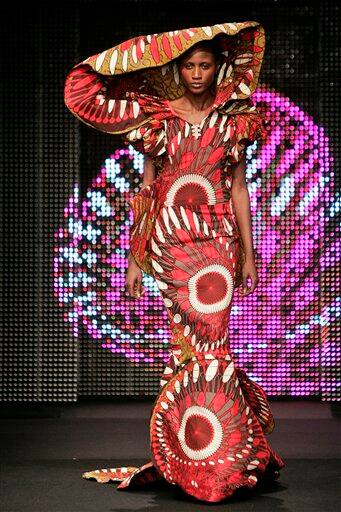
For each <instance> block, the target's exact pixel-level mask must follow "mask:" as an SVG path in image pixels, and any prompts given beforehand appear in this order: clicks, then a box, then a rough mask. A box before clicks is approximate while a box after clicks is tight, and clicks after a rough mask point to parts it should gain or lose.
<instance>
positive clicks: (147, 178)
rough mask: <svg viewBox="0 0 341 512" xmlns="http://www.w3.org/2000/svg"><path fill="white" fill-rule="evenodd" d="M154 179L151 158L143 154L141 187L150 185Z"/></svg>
mask: <svg viewBox="0 0 341 512" xmlns="http://www.w3.org/2000/svg"><path fill="white" fill-rule="evenodd" d="M154 180H155V167H154V163H153V160H152V158H150V156H148V155H144V171H143V181H142V186H141V188H144V187H147V186H148V185H151V184H152V183H153V181H154Z"/></svg>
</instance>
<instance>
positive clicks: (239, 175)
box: [231, 154, 259, 296]
mask: <svg viewBox="0 0 341 512" xmlns="http://www.w3.org/2000/svg"><path fill="white" fill-rule="evenodd" d="M245 169H246V160H245V154H243V156H242V157H241V159H240V161H239V162H238V163H237V164H234V165H233V166H232V187H231V194H232V203H233V208H234V211H235V214H236V219H237V223H238V227H239V230H240V235H241V238H242V244H243V248H244V253H245V262H244V265H243V268H242V279H243V283H242V289H241V291H240V294H241V295H243V296H245V295H249V294H250V293H252V292H253V291H254V290H255V288H256V286H257V284H258V282H259V278H258V273H257V269H256V265H255V257H254V249H253V238H252V221H251V210H250V196H249V191H248V188H247V183H246V177H245ZM248 279H251V286H250V287H248Z"/></svg>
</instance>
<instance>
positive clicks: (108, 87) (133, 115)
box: [65, 21, 265, 134]
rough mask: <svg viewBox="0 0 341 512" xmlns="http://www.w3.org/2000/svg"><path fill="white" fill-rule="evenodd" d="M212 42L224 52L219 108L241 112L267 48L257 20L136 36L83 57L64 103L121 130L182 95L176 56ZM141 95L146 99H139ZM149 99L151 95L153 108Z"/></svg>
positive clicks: (96, 123) (93, 121) (84, 117)
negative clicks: (196, 46)
mask: <svg viewBox="0 0 341 512" xmlns="http://www.w3.org/2000/svg"><path fill="white" fill-rule="evenodd" d="M209 40H214V41H215V43H216V45H217V48H218V51H220V53H221V58H220V62H219V66H218V69H217V73H216V97H215V101H214V106H215V107H221V106H224V105H225V104H226V103H227V102H230V103H229V107H228V111H229V112H231V113H233V112H234V111H238V110H243V108H247V107H248V105H249V102H248V101H247V100H249V98H250V96H251V95H252V93H253V92H254V90H255V89H256V87H257V83H258V78H259V73H260V69H261V65H262V61H263V55H264V48H265V34H264V28H263V27H262V26H261V25H260V23H258V22H257V21H245V22H242V23H218V24H216V25H212V26H204V27H194V28H185V29H180V30H173V31H169V32H163V33H156V34H149V35H141V36H136V37H133V38H131V39H128V40H126V41H123V42H121V43H119V44H117V45H116V46H113V47H112V48H109V49H108V50H104V51H102V52H100V53H97V54H96V55H93V56H91V57H88V58H87V59H85V60H83V61H82V62H80V63H79V64H77V65H76V66H74V68H73V69H71V71H70V72H69V73H68V75H67V77H66V83H65V104H66V106H67V107H68V108H69V110H70V111H71V112H72V113H73V114H74V115H75V116H76V117H77V118H78V119H80V120H81V121H83V122H84V123H86V124H88V125H89V126H92V127H93V128H96V129H97V130H101V131H104V132H107V133H112V134H120V133H125V132H127V131H129V130H131V129H133V128H137V127H138V126H140V125H141V124H143V123H145V122H147V121H148V119H149V117H151V116H152V115H153V114H154V113H155V112H154V111H155V109H156V110H159V111H160V109H161V110H162V107H163V105H164V101H165V100H172V99H176V98H179V97H181V96H183V94H184V92H185V86H184V84H183V82H182V81H181V77H180V73H179V69H178V62H177V58H178V57H179V56H181V55H182V54H184V53H185V52H187V51H188V50H189V49H190V48H191V47H192V46H193V45H195V44H196V43H198V42H199V41H209ZM139 97H143V102H142V101H141V102H140V103H139V101H138V100H139ZM148 97H150V98H151V100H152V101H150V102H149V103H150V108H149V109H148V108H144V107H145V106H146V105H148V101H146V99H147V100H148Z"/></svg>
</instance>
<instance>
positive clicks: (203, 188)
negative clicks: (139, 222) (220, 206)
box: [165, 174, 217, 206]
mask: <svg viewBox="0 0 341 512" xmlns="http://www.w3.org/2000/svg"><path fill="white" fill-rule="evenodd" d="M216 202H217V199H216V195H215V191H214V187H213V186H212V183H211V182H210V181H209V180H208V179H207V178H205V177H204V176H201V175H200V174H185V175H183V176H180V177H179V178H177V179H176V180H175V181H174V183H173V184H172V185H171V187H170V188H169V190H168V192H167V196H166V200H165V205H166V206H173V205H174V204H216Z"/></svg>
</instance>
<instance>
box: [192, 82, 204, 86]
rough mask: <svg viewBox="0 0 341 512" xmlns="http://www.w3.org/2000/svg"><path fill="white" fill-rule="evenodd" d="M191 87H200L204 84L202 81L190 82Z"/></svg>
mask: <svg viewBox="0 0 341 512" xmlns="http://www.w3.org/2000/svg"><path fill="white" fill-rule="evenodd" d="M191 85H192V86H193V87H201V86H202V85H204V84H203V83H200V84H199V83H198V82H196V83H195V84H191Z"/></svg>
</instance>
